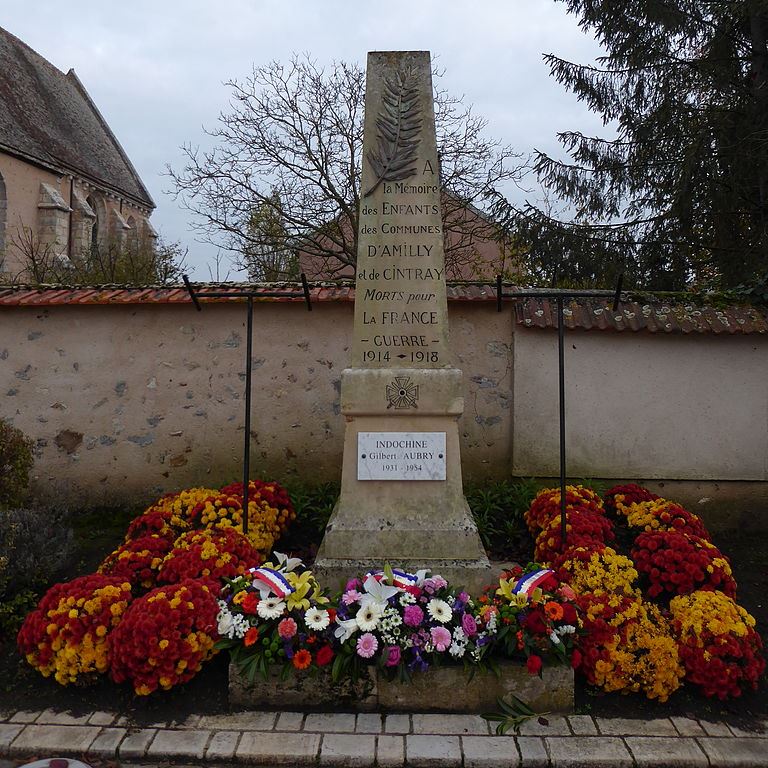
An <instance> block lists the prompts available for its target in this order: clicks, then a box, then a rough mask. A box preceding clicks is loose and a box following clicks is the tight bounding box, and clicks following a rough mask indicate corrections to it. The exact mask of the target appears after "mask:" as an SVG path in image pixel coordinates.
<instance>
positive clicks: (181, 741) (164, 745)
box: [147, 731, 211, 760]
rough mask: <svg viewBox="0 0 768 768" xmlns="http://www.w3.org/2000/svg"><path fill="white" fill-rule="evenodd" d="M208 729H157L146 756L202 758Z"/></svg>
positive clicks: (209, 733) (207, 738) (208, 733)
mask: <svg viewBox="0 0 768 768" xmlns="http://www.w3.org/2000/svg"><path fill="white" fill-rule="evenodd" d="M210 738H211V732H210V731H158V732H157V736H155V738H154V739H153V741H152V743H151V744H150V745H149V749H148V750H147V757H155V758H159V759H161V760H162V759H164V758H166V757H168V758H170V759H173V758H175V757H191V758H193V759H194V760H202V759H203V755H204V754H205V747H206V745H207V744H208V740H209V739H210Z"/></svg>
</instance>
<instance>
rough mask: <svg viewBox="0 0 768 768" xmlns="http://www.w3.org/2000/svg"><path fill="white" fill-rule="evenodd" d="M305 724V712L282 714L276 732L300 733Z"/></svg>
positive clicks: (276, 725)
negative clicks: (302, 725)
mask: <svg viewBox="0 0 768 768" xmlns="http://www.w3.org/2000/svg"><path fill="white" fill-rule="evenodd" d="M303 722H304V713H303V712H281V713H280V715H279V716H278V718H277V723H275V730H276V731H294V732H295V731H300V730H301V724H302V723H303Z"/></svg>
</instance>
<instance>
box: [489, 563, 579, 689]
mask: <svg viewBox="0 0 768 768" xmlns="http://www.w3.org/2000/svg"><path fill="white" fill-rule="evenodd" d="M575 597H576V595H575V593H574V592H573V590H572V589H571V588H570V587H569V586H568V585H567V584H561V583H560V582H559V581H558V579H557V577H556V575H555V573H554V571H552V570H550V569H546V568H542V567H541V566H539V565H538V564H537V563H531V564H529V565H528V566H527V567H526V568H525V569H523V568H521V567H519V566H517V567H515V568H513V569H512V570H509V571H505V572H504V573H503V574H502V577H501V578H500V579H499V582H498V584H494V585H493V586H491V587H488V588H486V589H485V590H484V592H483V595H482V596H481V597H480V599H479V603H480V606H481V607H480V610H479V626H480V628H481V629H485V630H486V631H487V632H488V634H489V635H491V636H492V638H493V647H492V649H491V652H492V653H495V652H500V653H501V655H502V656H505V657H507V658H510V659H515V658H517V659H525V663H526V667H527V669H528V671H529V672H530V673H531V674H534V675H535V674H539V673H540V672H541V669H542V667H543V665H544V662H545V661H548V660H554V661H555V663H560V664H571V663H572V662H573V658H572V654H573V642H574V638H575V636H576V631H577V629H578V615H577V610H576V604H575V602H574V599H575Z"/></svg>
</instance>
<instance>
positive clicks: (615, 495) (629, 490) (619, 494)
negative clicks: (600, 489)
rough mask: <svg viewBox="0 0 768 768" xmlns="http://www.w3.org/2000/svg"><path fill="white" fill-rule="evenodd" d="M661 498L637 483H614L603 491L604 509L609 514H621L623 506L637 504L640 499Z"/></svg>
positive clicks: (653, 499)
mask: <svg viewBox="0 0 768 768" xmlns="http://www.w3.org/2000/svg"><path fill="white" fill-rule="evenodd" d="M659 498H661V497H660V496H657V495H656V494H655V493H651V492H650V491H649V490H648V489H647V488H643V486H642V485H638V484H637V483H627V484H626V485H614V486H613V488H609V489H608V490H607V491H606V492H605V496H604V499H605V509H606V510H607V511H608V512H610V513H611V514H614V515H615V514H622V512H623V510H622V508H623V507H628V506H629V505H630V504H637V503H639V502H641V501H655V500H656V499H659Z"/></svg>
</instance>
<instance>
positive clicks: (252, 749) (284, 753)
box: [235, 731, 320, 766]
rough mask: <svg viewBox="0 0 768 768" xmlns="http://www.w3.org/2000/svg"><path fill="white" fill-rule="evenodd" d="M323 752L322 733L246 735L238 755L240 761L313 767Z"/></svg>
mask: <svg viewBox="0 0 768 768" xmlns="http://www.w3.org/2000/svg"><path fill="white" fill-rule="evenodd" d="M319 751H320V734H319V733H269V732H266V731H265V732H258V731H248V732H246V733H244V734H243V737H242V738H241V739H240V744H239V745H238V747H237V751H236V752H235V755H236V757H237V759H238V760H245V761H247V762H255V763H263V764H266V765H270V766H273V765H313V764H314V763H315V761H316V760H317V755H318V752H319Z"/></svg>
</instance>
